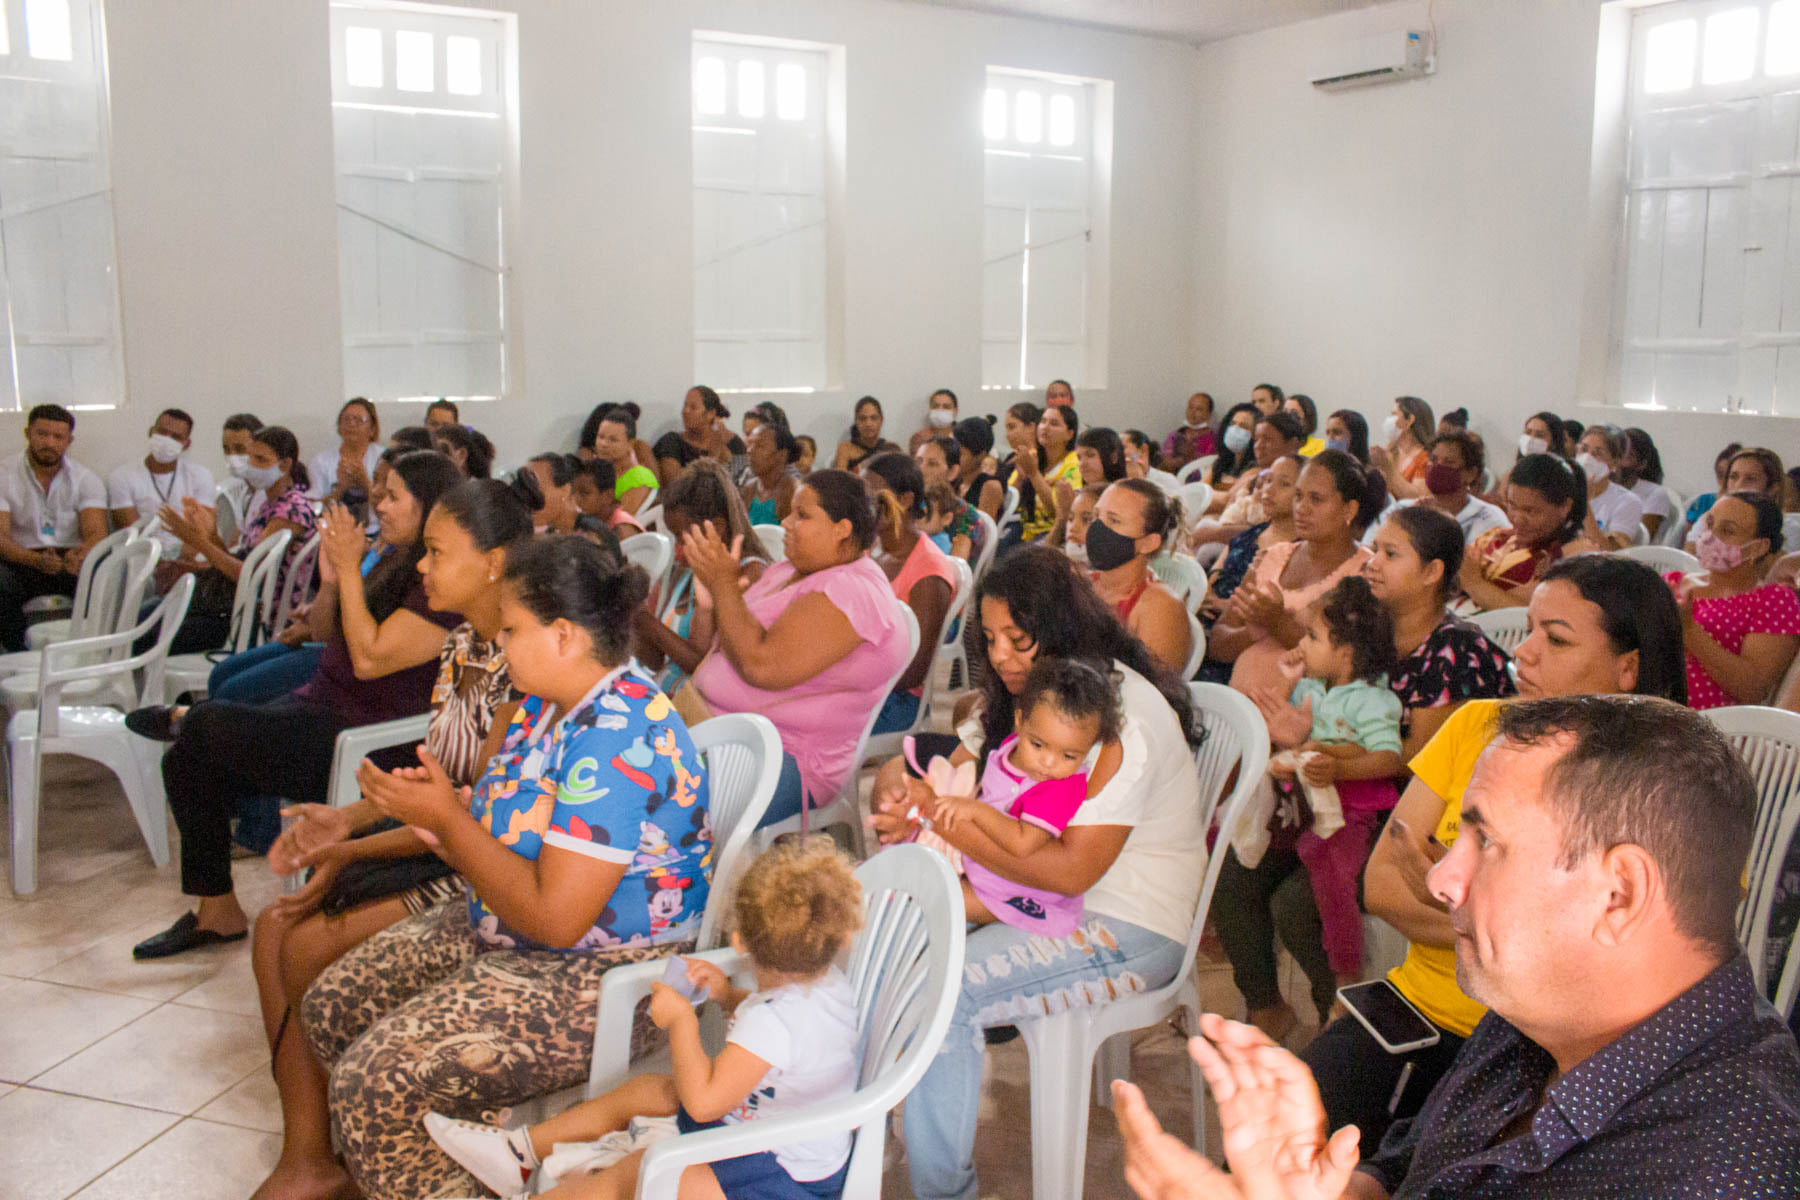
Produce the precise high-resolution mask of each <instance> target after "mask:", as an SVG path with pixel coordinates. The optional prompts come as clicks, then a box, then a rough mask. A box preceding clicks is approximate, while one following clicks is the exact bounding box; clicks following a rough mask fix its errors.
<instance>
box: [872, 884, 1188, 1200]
mask: <svg viewBox="0 0 1800 1200" xmlns="http://www.w3.org/2000/svg"><path fill="white" fill-rule="evenodd" d="M1184 949H1185V947H1184V946H1183V945H1182V944H1181V943H1180V942H1176V941H1172V940H1170V939H1169V938H1166V937H1164V936H1162V935H1161V934H1160V933H1152V932H1150V931H1149V930H1148V929H1144V928H1141V927H1139V926H1137V925H1132V924H1129V923H1127V922H1125V921H1120V920H1118V919H1116V918H1113V917H1103V916H1097V915H1089V916H1086V917H1083V918H1082V922H1081V924H1080V925H1079V926H1078V927H1077V928H1076V929H1075V931H1074V932H1073V933H1070V934H1069V935H1068V936H1066V937H1061V938H1045V937H1034V936H1032V935H1030V934H1027V933H1024V932H1023V931H1021V930H1017V929H1014V928H1012V927H1011V926H1010V925H987V926H983V927H982V928H980V929H977V930H975V931H973V932H971V933H970V934H969V941H968V951H967V956H966V958H965V960H964V967H963V988H962V995H961V996H959V997H958V998H957V1001H956V1015H955V1016H953V1017H952V1018H951V1019H950V1031H949V1032H948V1033H947V1034H945V1036H944V1044H943V1046H942V1047H941V1048H940V1049H939V1050H938V1053H937V1058H936V1059H934V1060H933V1061H932V1064H931V1066H930V1068H929V1069H928V1070H927V1071H926V1072H925V1076H924V1078H923V1079H921V1080H920V1081H919V1086H918V1087H916V1088H914V1089H913V1091H912V1094H911V1095H910V1096H908V1097H907V1098H906V1118H905V1127H906V1157H907V1163H908V1168H909V1170H910V1172H911V1174H912V1188H913V1194H914V1195H915V1196H917V1197H919V1200H953V1198H954V1200H962V1198H964V1197H973V1196H975V1195H977V1194H978V1193H977V1190H976V1184H975V1124H976V1116H977V1114H978V1112H979V1110H980V1107H981V1071H982V1058H983V1054H984V1052H985V1043H984V1041H983V1038H982V1030H984V1029H987V1028H989V1027H991V1026H995V1025H1011V1024H1014V1023H1015V1022H1017V1021H1019V1020H1022V1019H1024V1018H1026V1017H1030V1016H1033V1015H1041V1014H1042V1013H1043V1012H1044V1011H1045V1010H1046V1009H1048V1010H1049V1011H1050V1012H1051V1013H1058V1012H1062V1011H1065V1010H1067V1009H1070V1008H1075V1007H1079V1006H1083V1005H1090V1004H1098V1003H1105V995H1106V993H1107V991H1108V989H1109V988H1110V989H1114V990H1117V991H1121V992H1144V991H1153V990H1155V989H1156V988H1159V987H1162V986H1164V985H1165V984H1167V983H1168V982H1169V980H1171V979H1173V978H1174V977H1175V972H1176V971H1177V970H1178V969H1180V967H1181V955H1182V951H1183V950H1184ZM1096 985H1103V986H1096Z"/></svg>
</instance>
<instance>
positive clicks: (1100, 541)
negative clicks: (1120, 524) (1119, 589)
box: [1087, 517, 1137, 571]
mask: <svg viewBox="0 0 1800 1200" xmlns="http://www.w3.org/2000/svg"><path fill="white" fill-rule="evenodd" d="M1087 557H1088V566H1090V567H1092V568H1094V570H1096V571H1111V570H1113V569H1115V568H1117V567H1122V566H1124V565H1125V564H1126V563H1128V562H1130V561H1131V560H1132V559H1134V558H1136V557H1137V539H1136V538H1131V537H1126V536H1125V535H1124V534H1122V533H1120V532H1119V531H1118V530H1116V529H1114V528H1113V527H1112V526H1110V525H1108V524H1107V523H1106V522H1104V521H1102V520H1100V519H1099V518H1098V517H1096V518H1094V523H1093V524H1092V525H1089V526H1088V528H1087Z"/></svg>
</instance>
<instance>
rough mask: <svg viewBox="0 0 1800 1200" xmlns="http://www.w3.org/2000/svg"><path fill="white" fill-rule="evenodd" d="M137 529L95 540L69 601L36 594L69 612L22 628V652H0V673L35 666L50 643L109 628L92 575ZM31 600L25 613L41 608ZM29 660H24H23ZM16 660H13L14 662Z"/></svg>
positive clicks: (133, 537)
mask: <svg viewBox="0 0 1800 1200" xmlns="http://www.w3.org/2000/svg"><path fill="white" fill-rule="evenodd" d="M138 537H139V532H138V530H137V528H136V527H135V526H127V527H126V528H124V529H119V530H115V531H114V532H112V533H109V534H107V535H106V536H105V537H103V538H101V539H100V541H99V542H97V543H95V545H94V548H93V549H92V550H89V551H88V553H87V557H86V558H84V559H82V560H81V570H80V571H79V572H78V573H77V574H76V576H75V596H74V599H73V600H71V599H69V598H68V597H65V596H56V597H50V596H39V597H36V599H38V600H49V599H55V600H57V601H59V602H60V603H61V604H66V605H68V606H69V607H68V613H69V615H68V616H66V617H55V618H52V619H51V620H48V621H39V622H38V623H37V624H35V625H31V626H28V627H27V628H26V630H25V653H23V654H21V653H19V652H17V651H15V652H14V653H12V654H4V655H0V674H10V673H12V672H13V671H19V670H26V669H28V668H29V667H33V666H36V665H37V653H36V652H37V651H39V650H42V649H43V648H44V647H45V646H48V645H49V644H50V643H51V642H66V641H68V640H69V639H70V638H78V637H97V636H99V635H100V634H102V633H110V632H111V631H112V624H113V618H112V617H109V616H106V615H105V611H106V610H105V605H104V604H103V603H101V601H103V600H104V596H102V597H98V598H97V597H95V595H94V574H95V572H97V571H98V570H99V569H100V567H101V566H102V565H103V564H104V563H105V562H106V560H107V559H109V558H111V557H112V556H113V554H114V553H116V552H117V551H119V550H122V549H124V547H125V546H126V544H127V543H129V542H134V541H136V540H137V539H138ZM32 603H33V602H32V601H27V602H26V604H25V611H26V612H27V613H31V612H38V611H43V610H42V609H41V608H39V609H33V608H32ZM27 658H29V659H30V660H31V661H30V662H29V663H25V661H24V660H25V659H27ZM15 660H16V661H15Z"/></svg>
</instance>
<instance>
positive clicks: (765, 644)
mask: <svg viewBox="0 0 1800 1200" xmlns="http://www.w3.org/2000/svg"><path fill="white" fill-rule="evenodd" d="M783 528H784V529H786V530H787V559H786V561H784V562H778V563H775V564H774V565H773V566H771V567H769V569H768V570H766V571H764V572H763V573H762V577H761V578H760V579H758V580H757V581H756V582H755V583H753V584H751V585H750V586H749V587H748V588H744V587H742V586H741V585H740V583H739V578H740V576H741V574H742V572H743V564H742V561H741V558H740V551H739V550H738V549H736V548H734V547H732V546H730V545H727V544H726V543H725V541H724V540H723V539H722V538H721V536H720V532H719V530H718V529H717V528H716V527H714V526H711V525H705V526H702V527H700V528H698V529H695V528H692V527H690V528H689V529H687V530H686V532H685V533H684V535H683V537H682V541H681V544H682V547H683V550H684V552H685V553H686V556H687V561H688V566H689V568H690V569H691V570H692V571H693V573H694V581H695V584H696V591H697V592H698V591H699V589H700V588H701V587H704V588H705V592H703V593H701V595H700V602H701V604H702V605H703V606H704V605H705V604H706V603H707V601H708V598H709V597H710V600H711V603H712V618H713V622H714V627H715V629H716V633H715V634H714V637H713V642H712V646H711V648H710V649H709V650H708V651H707V654H706V657H705V659H704V660H703V661H702V662H701V663H700V665H699V667H698V668H697V669H696V670H695V671H694V674H693V680H692V683H693V689H694V691H695V693H696V699H697V700H698V701H699V704H700V705H701V706H702V708H703V709H704V710H706V711H709V712H713V713H727V712H757V713H761V714H762V715H763V716H765V717H767V718H769V720H771V721H773V722H774V723H775V728H776V729H777V730H779V731H780V733H781V744H782V748H783V751H784V753H783V754H782V756H781V758H782V766H781V780H780V782H779V783H778V784H777V785H776V788H775V798H774V799H773V800H772V801H771V802H770V804H769V810H768V813H767V815H766V816H764V818H763V824H765V825H772V824H774V823H776V822H778V821H785V820H787V819H788V818H790V817H795V816H798V815H799V814H800V811H801V808H802V806H803V805H804V806H806V807H808V808H816V807H818V806H819V805H822V804H827V803H829V802H830V801H831V800H832V798H833V797H835V796H836V795H837V794H838V791H839V790H840V789H841V788H842V787H843V786H844V781H845V780H847V779H848V778H849V777H850V774H851V772H852V771H853V770H854V769H855V767H856V763H855V761H854V760H855V758H856V747H857V743H858V740H859V739H860V738H861V736H862V732H863V729H864V727H865V726H866V725H867V724H868V720H869V716H870V714H871V713H873V712H874V711H875V709H876V708H877V707H878V706H879V705H880V704H881V703H882V701H883V700H884V699H885V690H884V689H885V688H886V687H887V685H888V683H889V682H890V681H891V680H892V679H893V678H894V677H895V676H896V675H898V674H899V673H900V669H901V668H902V667H903V666H904V665H905V664H906V661H907V657H906V656H907V635H906V626H905V623H904V618H903V617H902V616H901V606H900V602H899V601H897V600H895V599H894V592H893V588H892V586H891V585H890V584H889V582H888V578H887V576H886V575H885V574H883V573H882V570H881V568H880V567H878V566H876V565H875V563H874V562H873V561H872V560H871V559H870V558H869V549H870V547H871V546H872V545H873V544H874V541H875V508H874V505H873V504H871V503H870V501H869V493H868V491H867V489H865V488H864V487H863V482H862V480H860V479H858V478H857V477H856V476H854V475H852V474H850V473H849V472H848V471H814V472H813V473H812V474H811V475H808V476H807V477H806V482H805V484H804V486H802V487H801V489H800V492H799V494H798V495H796V496H795V497H794V510H793V511H792V512H790V513H789V514H788V519H787V520H786V521H785V522H783Z"/></svg>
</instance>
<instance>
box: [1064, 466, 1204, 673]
mask: <svg viewBox="0 0 1800 1200" xmlns="http://www.w3.org/2000/svg"><path fill="white" fill-rule="evenodd" d="M1180 529H1181V502H1180V501H1179V500H1177V499H1175V498H1174V497H1173V496H1171V495H1169V494H1168V493H1167V492H1165V491H1163V490H1162V489H1161V488H1159V487H1157V486H1156V485H1155V484H1153V483H1148V482H1146V481H1144V480H1142V479H1122V480H1120V481H1119V482H1117V483H1114V484H1110V485H1108V487H1107V489H1106V491H1105V492H1104V493H1102V494H1101V496H1100V502H1099V503H1098V504H1097V505H1096V506H1095V508H1094V520H1093V521H1092V522H1091V523H1090V524H1089V525H1088V527H1087V529H1086V531H1085V537H1086V546H1087V555H1086V557H1087V566H1088V570H1089V571H1091V572H1093V581H1094V591H1095V592H1097V593H1099V596H1100V599H1102V600H1104V601H1106V603H1107V604H1109V605H1111V606H1112V610H1113V612H1114V613H1116V614H1117V615H1118V618H1119V622H1120V624H1122V625H1124V626H1125V630H1126V632H1128V633H1129V634H1131V636H1132V637H1134V638H1136V639H1137V640H1138V641H1140V642H1142V643H1143V644H1144V648H1145V649H1147V650H1149V651H1150V654H1151V655H1152V657H1154V658H1155V659H1156V660H1157V662H1159V663H1161V664H1162V666H1163V668H1164V669H1165V670H1167V671H1168V672H1170V673H1171V674H1173V675H1176V676H1179V675H1180V674H1181V672H1182V670H1183V669H1184V668H1185V667H1186V666H1187V661H1188V655H1189V654H1191V653H1192V652H1193V649H1194V631H1193V627H1192V626H1191V625H1189V623H1188V614H1187V607H1186V605H1185V604H1184V603H1183V602H1182V600H1181V599H1180V598H1179V597H1177V596H1176V595H1175V593H1174V592H1171V591H1170V590H1169V589H1168V588H1167V587H1166V586H1164V585H1163V583H1162V581H1161V580H1159V579H1157V577H1156V576H1155V575H1154V574H1152V573H1151V571H1150V560H1151V559H1153V558H1155V557H1156V556H1157V555H1158V554H1166V553H1169V547H1170V546H1171V545H1172V544H1173V542H1174V538H1175V536H1176V534H1177V533H1179V532H1180Z"/></svg>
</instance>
